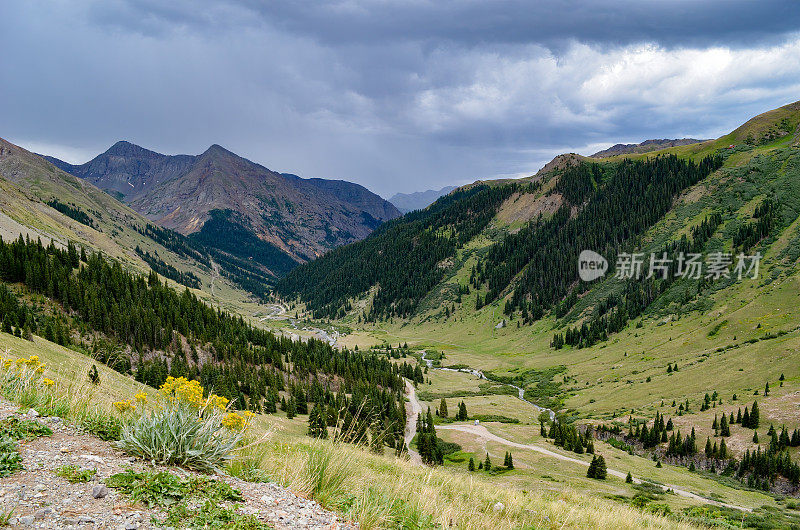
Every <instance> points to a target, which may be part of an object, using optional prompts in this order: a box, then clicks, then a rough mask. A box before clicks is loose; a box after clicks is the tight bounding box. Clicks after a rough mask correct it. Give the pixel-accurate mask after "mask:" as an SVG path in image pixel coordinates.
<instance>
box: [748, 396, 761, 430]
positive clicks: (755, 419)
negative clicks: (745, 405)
mask: <svg viewBox="0 0 800 530" xmlns="http://www.w3.org/2000/svg"><path fill="white" fill-rule="evenodd" d="M759 416H760V413H759V411H758V403H757V402H756V401H753V408H752V409H750V425H748V427H750V428H751V429H758V425H759V423H760V421H761V420H760V418H759Z"/></svg>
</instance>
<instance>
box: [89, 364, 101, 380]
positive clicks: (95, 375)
mask: <svg viewBox="0 0 800 530" xmlns="http://www.w3.org/2000/svg"><path fill="white" fill-rule="evenodd" d="M89 382H91V383H92V384H93V385H99V384H100V373H99V372H98V371H97V366H96V365H94V364H93V365H92V367H91V368H89Z"/></svg>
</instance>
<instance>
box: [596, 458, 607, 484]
mask: <svg viewBox="0 0 800 530" xmlns="http://www.w3.org/2000/svg"><path fill="white" fill-rule="evenodd" d="M607 474H608V470H607V469H606V459H605V458H603V456H602V455H598V456H597V468H596V469H595V472H594V478H596V479H600V480H605V478H606V476H607Z"/></svg>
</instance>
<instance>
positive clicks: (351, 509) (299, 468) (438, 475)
mask: <svg viewBox="0 0 800 530" xmlns="http://www.w3.org/2000/svg"><path fill="white" fill-rule="evenodd" d="M240 458H246V459H249V460H251V461H252V460H253V459H256V460H260V462H261V468H262V469H263V470H264V471H265V473H266V475H267V476H268V477H270V479H272V480H274V481H275V482H277V483H279V484H281V485H282V486H285V487H287V488H289V489H291V490H293V491H295V492H297V493H299V494H301V495H306V496H308V497H311V498H314V499H316V500H317V501H319V502H320V503H321V504H322V505H324V506H326V507H328V508H331V509H335V510H337V511H339V512H341V513H343V514H344V515H345V516H347V517H349V518H351V519H352V520H354V521H357V522H358V523H359V525H360V527H362V528H365V529H372V528H429V527H446V528H460V529H465V530H467V529H488V528H491V529H497V528H642V527H649V528H695V527H694V526H692V525H689V524H685V523H682V522H681V521H679V520H677V519H675V518H665V517H660V516H656V515H651V514H646V513H643V512H641V511H639V510H637V509H635V508H631V507H629V506H626V505H623V504H619V503H614V502H612V501H606V500H602V499H598V498H595V497H589V496H586V495H580V494H578V493H576V492H574V491H572V490H571V489H569V488H566V489H564V490H563V491H560V492H552V491H532V492H525V491H521V490H516V489H510V488H504V487H500V486H498V485H496V484H492V483H490V482H488V481H486V480H483V479H482V478H481V477H480V476H469V475H467V476H465V475H462V474H457V473H451V472H449V471H447V470H445V469H442V468H427V467H418V466H415V465H413V464H411V463H410V462H407V461H405V460H402V459H395V458H387V457H382V456H378V455H373V454H371V453H369V452H368V451H367V450H366V449H363V448H360V447H357V446H352V445H347V444H339V443H332V442H327V441H317V440H309V439H297V440H294V439H292V440H289V441H287V440H280V441H278V440H270V441H267V442H265V443H262V444H255V445H253V446H251V447H250V448H249V449H248V451H247V452H246V454H241V455H240ZM498 503H501V504H502V507H501V506H500V505H498Z"/></svg>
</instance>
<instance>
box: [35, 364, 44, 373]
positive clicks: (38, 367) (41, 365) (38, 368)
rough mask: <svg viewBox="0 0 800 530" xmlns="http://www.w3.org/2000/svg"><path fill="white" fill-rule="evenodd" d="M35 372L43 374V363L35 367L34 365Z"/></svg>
mask: <svg viewBox="0 0 800 530" xmlns="http://www.w3.org/2000/svg"><path fill="white" fill-rule="evenodd" d="M35 373H37V374H43V373H44V365H43V364H40V365H39V366H37V367H36V370H35Z"/></svg>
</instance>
